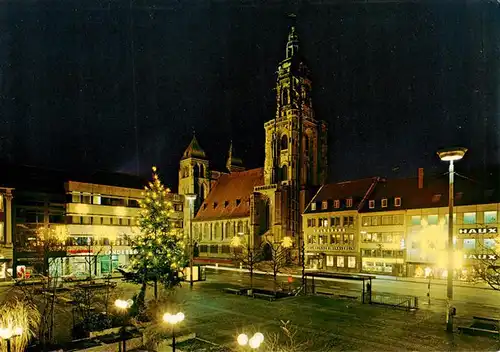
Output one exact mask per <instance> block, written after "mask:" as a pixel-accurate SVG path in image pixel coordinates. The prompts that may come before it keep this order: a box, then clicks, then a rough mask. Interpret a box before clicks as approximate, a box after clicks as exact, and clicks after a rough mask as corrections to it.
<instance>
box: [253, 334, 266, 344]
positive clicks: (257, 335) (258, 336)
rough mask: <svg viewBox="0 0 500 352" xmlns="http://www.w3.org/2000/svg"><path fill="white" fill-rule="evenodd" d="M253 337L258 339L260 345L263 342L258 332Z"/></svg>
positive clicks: (262, 336) (262, 337) (261, 335)
mask: <svg viewBox="0 0 500 352" xmlns="http://www.w3.org/2000/svg"><path fill="white" fill-rule="evenodd" d="M253 337H254V338H256V339H258V340H259V341H260V343H262V342H264V335H263V334H262V333H260V332H256V333H255V335H253Z"/></svg>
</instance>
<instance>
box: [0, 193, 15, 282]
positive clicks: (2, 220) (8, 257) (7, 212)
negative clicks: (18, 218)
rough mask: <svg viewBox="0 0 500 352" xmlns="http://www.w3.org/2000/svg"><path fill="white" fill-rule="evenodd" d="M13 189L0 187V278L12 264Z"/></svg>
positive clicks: (5, 275)
mask: <svg viewBox="0 0 500 352" xmlns="http://www.w3.org/2000/svg"><path fill="white" fill-rule="evenodd" d="M13 190H14V189H12V188H8V187H0V280H5V279H6V278H7V277H8V273H7V268H8V267H10V266H11V265H12V258H13V253H14V247H13V244H12V192H13Z"/></svg>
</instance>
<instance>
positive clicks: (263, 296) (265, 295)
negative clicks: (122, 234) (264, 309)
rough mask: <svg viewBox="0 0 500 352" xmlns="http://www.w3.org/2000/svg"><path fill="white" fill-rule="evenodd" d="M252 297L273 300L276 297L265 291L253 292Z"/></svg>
mask: <svg viewBox="0 0 500 352" xmlns="http://www.w3.org/2000/svg"><path fill="white" fill-rule="evenodd" d="M253 297H254V298H262V299H267V300H269V301H274V300H275V299H276V297H275V296H274V295H268V294H266V293H254V294H253Z"/></svg>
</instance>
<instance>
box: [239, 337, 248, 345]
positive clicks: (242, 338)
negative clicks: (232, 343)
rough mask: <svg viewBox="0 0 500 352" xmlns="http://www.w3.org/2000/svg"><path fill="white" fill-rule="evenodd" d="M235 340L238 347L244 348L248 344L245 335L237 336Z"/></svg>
mask: <svg viewBox="0 0 500 352" xmlns="http://www.w3.org/2000/svg"><path fill="white" fill-rule="evenodd" d="M237 340H238V344H239V345H240V346H246V344H247V343H248V336H247V335H246V334H239V335H238V339H237Z"/></svg>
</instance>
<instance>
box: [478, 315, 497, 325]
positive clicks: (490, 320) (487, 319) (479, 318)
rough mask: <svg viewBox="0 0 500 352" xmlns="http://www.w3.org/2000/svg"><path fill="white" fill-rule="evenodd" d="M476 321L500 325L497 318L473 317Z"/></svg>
mask: <svg viewBox="0 0 500 352" xmlns="http://www.w3.org/2000/svg"><path fill="white" fill-rule="evenodd" d="M472 318H473V319H474V320H479V321H487V322H491V323H497V324H500V319H495V318H488V317H478V316H473V317H472Z"/></svg>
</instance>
